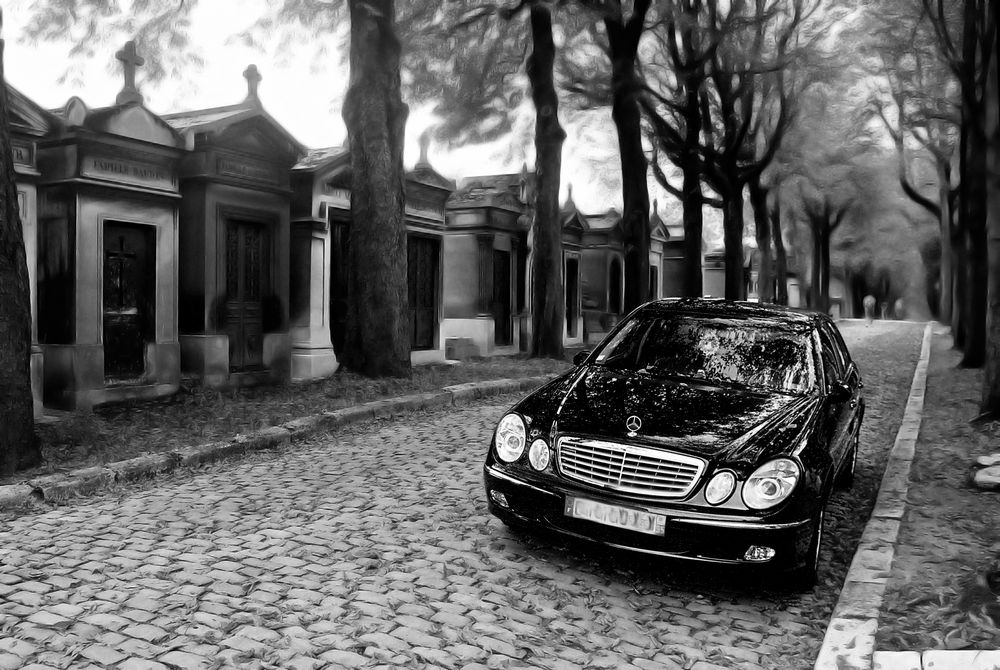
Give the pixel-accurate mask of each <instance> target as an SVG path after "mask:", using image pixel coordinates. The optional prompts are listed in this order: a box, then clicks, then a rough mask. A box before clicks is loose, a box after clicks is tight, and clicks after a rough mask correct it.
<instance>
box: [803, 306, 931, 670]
mask: <svg viewBox="0 0 1000 670" xmlns="http://www.w3.org/2000/svg"><path fill="white" fill-rule="evenodd" d="M931 326H932V324H930V323H928V324H927V326H926V327H925V328H924V339H923V343H922V345H921V347H920V358H919V360H918V361H917V367H916V370H914V372H913V382H912V384H911V385H910V395H909V398H908V399H907V401H906V409H905V410H904V412H903V421H902V423H901V424H900V426H899V431H898V432H897V433H896V440H895V442H894V444H893V446H892V451H891V452H889V460H888V462H887V463H886V466H885V473H884V474H883V475H882V483H881V485H880V486H879V491H878V497H877V498H876V499H875V508H874V509H873V510H872V513H871V517H870V518H869V519H868V523H867V524H866V525H865V530H864V533H863V534H862V535H861V541H860V542H859V543H858V548H857V550H856V551H855V552H854V559H853V560H852V561H851V566H850V568H848V570H847V576H846V577H845V578H844V586H843V588H842V589H841V593H840V598H839V599H838V600H837V604H836V606H835V607H834V609H833V614H832V615H831V616H830V623H829V625H828V626H827V629H826V636H825V637H824V638H823V646H822V647H821V648H820V651H819V656H818V657H817V658H816V664H815V666H814V670H872V668H873V665H872V664H873V662H874V661H873V656H874V653H875V649H874V648H875V630H876V628H877V627H878V617H879V610H880V608H881V607H882V597H883V595H884V594H885V587H886V584H887V583H888V581H889V576H890V573H891V570H892V559H893V556H894V554H895V546H896V539H897V537H898V536H899V525H900V521H901V519H902V517H903V512H904V511H905V509H906V491H907V488H908V487H909V476H910V464H911V463H912V462H913V454H914V447H915V445H916V442H917V436H918V435H919V434H920V421H921V418H922V416H923V410H924V395H925V392H926V389H927V364H928V361H929V359H930V351H931V335H932V328H931ZM916 670H919V666H917V667H916Z"/></svg>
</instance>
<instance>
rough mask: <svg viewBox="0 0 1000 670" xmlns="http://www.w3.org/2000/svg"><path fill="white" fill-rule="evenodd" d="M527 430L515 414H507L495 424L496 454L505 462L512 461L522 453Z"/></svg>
mask: <svg viewBox="0 0 1000 670" xmlns="http://www.w3.org/2000/svg"><path fill="white" fill-rule="evenodd" d="M526 433H527V431H526V430H525V428H524V421H523V420H522V419H521V417H519V416H518V415H517V414H508V415H506V416H504V418H502V419H500V423H499V424H497V432H496V438H495V440H494V445H495V446H496V450H497V456H499V457H500V460H501V461H504V462H505V463H513V462H514V461H516V460H517V459H519V458H520V457H521V454H523V453H524V445H525V442H526V441H527V440H526Z"/></svg>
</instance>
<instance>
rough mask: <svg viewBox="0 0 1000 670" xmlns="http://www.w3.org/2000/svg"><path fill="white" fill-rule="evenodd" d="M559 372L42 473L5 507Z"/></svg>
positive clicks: (1, 489) (5, 499)
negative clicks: (221, 439) (171, 449)
mask: <svg viewBox="0 0 1000 670" xmlns="http://www.w3.org/2000/svg"><path fill="white" fill-rule="evenodd" d="M557 376H558V375H557V374H551V375H540V376H536V377H523V378H520V379H494V380H490V381H483V382H468V383H465V384H456V385H454V386H446V387H444V388H443V389H441V390H440V391H433V392H429V393H415V394H412V395H406V396H400V397H397V398H385V399H382V400H374V401H372V402H366V403H364V404H361V405H355V406H353V407H345V408H343V409H338V410H334V411H329V412H322V413H320V414H314V415H311V416H306V417H302V418H299V419H294V420H292V421H288V422H286V423H283V424H281V425H280V426H272V427H270V428H265V429H264V430H260V431H257V432H254V433H249V434H246V435H243V434H237V435H236V436H235V437H233V438H232V439H230V440H227V441H222V442H211V443H207V444H200V445H196V446H191V447H186V448H183V449H177V450H175V451H170V452H166V453H158V454H147V455H144V456H137V457H135V458H130V459H128V460H124V461H116V462H114V463H106V464H105V465H97V466H93V467H89V468H81V469H78V470H72V471H70V472H68V473H65V474H53V475H46V476H43V477H37V478H35V479H29V480H27V481H25V482H23V483H20V484H9V485H5V486H0V510H9V509H16V508H22V507H25V506H26V505H28V504H31V503H32V502H36V501H40V502H50V503H59V502H65V501H66V500H68V499H69V498H72V497H74V496H80V495H86V494H88V493H93V492H96V491H98V490H100V489H102V488H105V487H107V486H110V485H112V484H115V483H120V482H128V481H132V480H136V479H142V478H148V477H153V476H155V475H157V474H160V473H165V472H170V471H172V470H176V469H177V468H181V467H185V466H195V465H200V464H202V463H210V462H212V461H217V460H220V459H223V458H231V457H235V456H241V455H243V454H245V453H248V452H252V451H258V450H261V449H273V448H275V447H279V446H282V445H286V444H290V443H291V442H295V441H298V440H302V439H305V438H307V437H310V436H312V435H314V434H317V433H321V432H324V431H327V430H332V429H334V428H338V427H341V426H346V425H349V424H353V423H359V422H362V421H370V420H372V419H381V418H389V417H392V416H397V415H400V414H404V413H406V412H413V411H419V410H426V409H434V408H438V407H452V406H454V407H458V406H461V405H467V404H469V403H471V402H474V401H476V400H479V399H480V398H488V397H491V396H498V395H503V394H505V393H518V392H521V391H530V390H533V389H535V388H537V387H539V386H541V385H542V384H544V383H546V382H548V381H550V380H552V379H555V377H557Z"/></svg>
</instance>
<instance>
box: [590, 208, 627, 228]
mask: <svg viewBox="0 0 1000 670" xmlns="http://www.w3.org/2000/svg"><path fill="white" fill-rule="evenodd" d="M584 216H585V217H586V219H587V226H588V227H589V228H590V230H595V231H597V230H611V229H612V228H615V227H616V226H620V225H621V222H622V215H621V214H619V213H618V210H616V209H615V208H613V207H612V208H611V209H609V210H608V211H606V212H605V213H604V214H586V215H584Z"/></svg>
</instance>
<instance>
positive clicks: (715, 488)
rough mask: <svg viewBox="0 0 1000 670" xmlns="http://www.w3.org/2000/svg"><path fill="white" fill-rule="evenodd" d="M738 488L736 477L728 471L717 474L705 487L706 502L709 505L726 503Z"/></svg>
mask: <svg viewBox="0 0 1000 670" xmlns="http://www.w3.org/2000/svg"><path fill="white" fill-rule="evenodd" d="M735 488H736V475H734V474H733V473H732V472H729V471H728V470H723V471H722V472H717V473H715V476H714V477H712V478H711V479H710V480H709V481H708V485H707V486H706V487H705V500H706V501H707V502H708V504H709V505H718V504H720V503H724V502H726V500H728V499H729V496H731V495H732V494H733V490H734V489H735Z"/></svg>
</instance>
